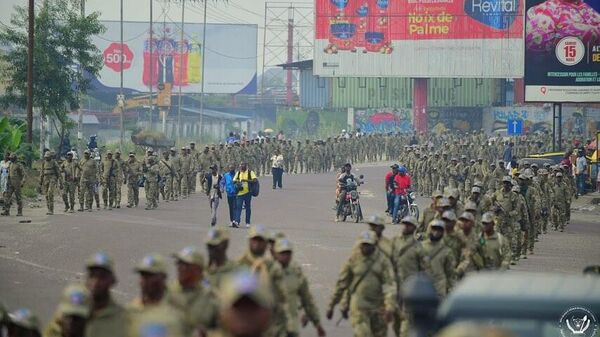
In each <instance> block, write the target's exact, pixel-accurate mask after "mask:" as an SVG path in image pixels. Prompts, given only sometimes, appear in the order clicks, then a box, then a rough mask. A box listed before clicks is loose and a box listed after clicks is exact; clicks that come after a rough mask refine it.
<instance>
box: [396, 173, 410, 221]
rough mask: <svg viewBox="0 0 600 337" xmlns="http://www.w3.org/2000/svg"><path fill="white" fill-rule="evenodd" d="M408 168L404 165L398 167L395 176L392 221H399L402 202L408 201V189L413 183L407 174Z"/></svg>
mask: <svg viewBox="0 0 600 337" xmlns="http://www.w3.org/2000/svg"><path fill="white" fill-rule="evenodd" d="M407 172H408V170H407V169H406V167H405V166H404V165H402V166H400V167H399V168H398V174H396V176H395V177H394V211H393V212H392V221H394V222H397V220H398V210H400V206H401V203H407V201H408V199H407V196H408V190H409V189H410V185H411V178H410V176H409V175H408V174H407Z"/></svg>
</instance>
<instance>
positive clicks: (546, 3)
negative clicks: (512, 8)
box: [525, 0, 600, 102]
mask: <svg viewBox="0 0 600 337" xmlns="http://www.w3.org/2000/svg"><path fill="white" fill-rule="evenodd" d="M599 4H600V1H598V0H585V1H574V0H527V14H526V31H525V100H526V101H529V102H599V101H600V14H599V12H598V10H599V7H600V5H599Z"/></svg>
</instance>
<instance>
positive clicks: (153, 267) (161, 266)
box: [134, 253, 167, 275]
mask: <svg viewBox="0 0 600 337" xmlns="http://www.w3.org/2000/svg"><path fill="white" fill-rule="evenodd" d="M134 270H135V271H136V272H138V273H148V274H165V275H166V274H167V264H166V263H165V258H164V257H163V256H162V255H160V254H155V253H153V254H149V255H146V256H144V258H143V259H142V260H141V261H140V263H139V264H138V265H137V266H136V267H135V269H134Z"/></svg>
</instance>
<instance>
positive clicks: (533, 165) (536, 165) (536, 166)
mask: <svg viewBox="0 0 600 337" xmlns="http://www.w3.org/2000/svg"><path fill="white" fill-rule="evenodd" d="M538 167H539V166H538V164H536V163H533V164H531V168H538Z"/></svg>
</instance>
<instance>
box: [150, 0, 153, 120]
mask: <svg viewBox="0 0 600 337" xmlns="http://www.w3.org/2000/svg"><path fill="white" fill-rule="evenodd" d="M152 1H153V0H150V130H152V123H153V121H154V104H153V99H152V94H153V88H152V86H153V83H152V81H154V79H153V78H152V77H153V76H154V69H152V67H154V63H153V62H154V60H153V57H154V32H153V27H152Z"/></svg>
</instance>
